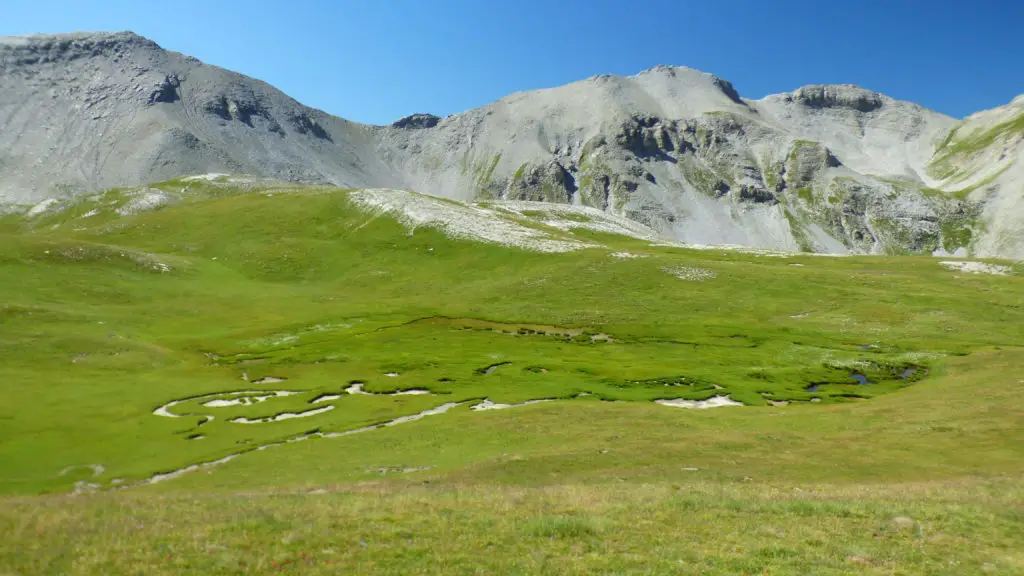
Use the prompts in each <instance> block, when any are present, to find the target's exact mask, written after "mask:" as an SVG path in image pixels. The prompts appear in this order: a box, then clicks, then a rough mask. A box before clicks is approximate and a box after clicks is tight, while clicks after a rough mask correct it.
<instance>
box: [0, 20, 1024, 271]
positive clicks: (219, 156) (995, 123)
mask: <svg viewBox="0 0 1024 576" xmlns="http://www.w3.org/2000/svg"><path fill="white" fill-rule="evenodd" d="M0 142H2V145H0V202H3V203H6V204H19V205H32V204H36V203H38V202H41V201H44V200H46V199H49V198H54V197H61V196H68V195H77V194H81V193H85V192H89V191H93V190H97V189H102V188H107V187H114V186H127V185H139V184H144V183H147V182H152V181H156V180H164V179H168V178H173V177H176V176H180V175H184V174H197V173H209V172H229V173H245V174H253V175H259V176H266V177H271V178H276V179H281V180H287V181H295V182H309V183H331V184H336V185H340V186H352V187H390V188H405V189H410V190H416V191H419V192H424V193H428V194H433V195H437V196H443V197H447V198H453V199H458V200H491V201H503V200H540V201H547V202H556V203H569V204H578V205H579V204H582V205H588V206H592V207H596V208H599V209H601V210H604V211H607V212H611V213H614V214H615V215H618V216H625V217H627V218H630V219H632V220H635V221H638V222H641V223H643V224H646V225H648V226H650V227H652V228H654V229H655V230H657V231H658V232H660V233H661V234H663V235H664V236H666V237H667V238H671V239H675V240H681V241H684V242H690V243H701V244H739V245H745V246H753V247H764V248H780V249H789V250H807V251H816V252H832V253H845V252H866V253H880V252H885V253H904V252H912V253H936V254H947V253H959V254H965V253H971V254H974V255H979V256H1005V257H1012V258H1024V194H1022V189H1024V163H1022V162H1021V159H1022V156H1024V144H1022V142H1024V99H1022V98H1018V99H1016V100H1014V101H1013V102H1012V103H1010V104H1008V105H1007V106H1004V107H1001V108H997V109H994V110H989V111H985V112H979V113H978V114H975V115H972V116H970V117H968V118H966V119H965V120H963V121H959V122H958V121H956V120H954V119H952V118H949V117H947V116H944V115H941V114H938V113H935V112H932V111H930V110H927V109H925V108H922V107H921V106H918V105H916V104H912V103H908V102H902V101H898V100H894V99H892V98H889V97H887V96H884V95H882V94H878V93H876V92H872V91H869V90H865V89H863V88H860V87H857V86H852V85H827V86H805V87H803V88H799V89H797V90H795V91H793V92H790V93H786V94H778V95H773V96H768V97H766V98H763V99H760V100H750V99H746V98H743V97H742V96H741V95H740V94H739V93H738V92H737V91H736V89H735V88H734V87H733V85H732V84H730V83H729V82H728V81H726V80H723V79H720V78H718V77H715V76H713V75H710V74H706V73H703V72H700V71H697V70H693V69H690V68H684V67H675V66H658V67H655V68H651V69H649V70H646V71H643V72H641V73H639V74H637V75H635V76H630V77H619V76H609V75H602V76H595V77H591V78H588V79H586V80H582V81H580V82H576V83H573V84H569V85H566V86H562V87H558V88H551V89H546V90H537V91H531V92H520V93H516V94H512V95H510V96H508V97H506V98H503V99H501V100H499V101H497V102H494V103H492V104H489V105H487V106H484V107H482V108H478V109H475V110H470V111H468V112H465V113H462V114H457V115H453V116H449V117H447V118H440V117H437V116H433V115H430V114H414V115H411V116H408V117H406V118H403V119H401V120H399V121H397V122H395V123H394V124H392V125H390V126H368V125H363V124H358V123H354V122H349V121H346V120H343V119H341V118H337V117H334V116H331V115H329V114H326V113H324V112H321V111H319V110H314V109H311V108H307V107H305V106H302V105H301V104H299V103H298V102H296V101H295V100H293V99H292V98H289V97H288V96H286V95H285V94H283V93H282V92H280V91H278V90H277V89H275V88H273V87H272V86H269V85H268V84H266V83H264V82H260V81H258V80H254V79H252V78H248V77H246V76H243V75H240V74H237V73H234V72H230V71H227V70H223V69H221V68H217V67H214V66H209V65H206V64H203V63H201V62H200V61H198V60H196V59H195V58H192V57H189V56H185V55H181V54H178V53H175V52H169V51H166V50H163V49H162V48H160V47H159V46H158V45H157V44H156V43H154V42H152V41H150V40H147V39H145V38H142V37H140V36H137V35H135V34H132V33H130V32H121V33H78V34H65V35H57V36H26V37H11V38H0Z"/></svg>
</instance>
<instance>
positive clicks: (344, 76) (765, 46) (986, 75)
mask: <svg viewBox="0 0 1024 576" xmlns="http://www.w3.org/2000/svg"><path fill="white" fill-rule="evenodd" d="M1022 23H1024V2H1021V1H1020V0H972V1H970V2H964V1H951V0H939V1H926V0H917V1H909V0H888V1H882V0H855V1H851V2H829V1H823V0H819V1H789V2H784V1H781V0H780V1H776V2H772V1H766V0H760V1H747V0H732V1H729V2H724V1H721V0H705V1H703V2H688V1H686V0H646V1H643V2H627V1H624V0H622V1H615V2H613V1H610V0H589V1H580V0H564V1H559V0H520V1H518V2H512V1H504V0H491V1H487V0H477V1H472V2H471V1H468V0H390V1H389V0H377V1H373V0H361V1H356V0H336V1H329V0H290V1H288V2H284V1H271V0H248V1H247V2H228V1H217V0H207V1H195V0H176V1H174V2H143V1H140V0H107V1H89V2H83V1H82V0H3V18H2V20H0V35H12V34H27V33H33V32H47V33H53V32H67V31H73V30H133V31H135V32H137V33H139V34H141V35H143V36H147V37H149V38H151V39H153V40H155V41H156V42H158V43H159V44H160V45H162V46H163V47H165V48H168V49H171V50H176V51H179V52H184V53H187V54H191V55H193V56H196V57H197V58H199V59H201V60H203V61H205V62H207V63H210V64H216V65H218V66H223V67H225V68H230V69H232V70H236V71H238V72H241V73H243V74H247V75H249V76H254V77H256V78H259V79H261V80H265V81H267V82H269V83H271V84H273V85H275V86H277V87H278V88H280V89H282V90H284V91H285V92H286V93H288V94H289V95H291V96H293V97H294V98H296V99H298V100H299V101H301V102H303V103H304V104H307V105H310V106H315V107H317V108H321V109H323V110H326V111H328V112H331V113H333V114H336V115H339V116H342V117H345V118H349V119H351V120H357V121H361V122H371V123H377V124H383V123H388V122H391V121H394V120H396V119H398V118H399V117H402V116H405V115H407V114H410V113H413V112H431V113H434V114H438V115H446V114H451V113H455V112H460V111H463V110H467V109H469V108H473V107H476V106H481V105H483V104H486V103H488V102H491V101H493V100H496V99H498V98H501V97H502V96H505V95H507V94H509V93H512V92H516V91H520V90H528V89H534V88H545V87H550V86H557V85H561V84H565V83H568V82H572V81H575V80H580V79H583V78H586V77H588V76H592V75H594V74H601V73H610V74H634V73H636V72H639V71H640V70H643V69H645V68H650V67H652V66H655V65H657V64H678V65H684V66H690V67H693V68H698V69H700V70H703V71H705V72H711V73H713V74H716V75H718V76H721V77H723V78H725V79H727V80H730V81H732V82H733V84H734V85H735V86H736V88H737V89H738V90H739V92H740V94H742V95H743V96H745V97H750V98H760V97H762V96H765V95H767V94H772V93H777V92H787V91H790V90H793V89H795V88H797V87H799V86H802V85H805V84H822V83H854V84H859V85H861V86H864V87H866V88H870V89H873V90H878V91H880V92H883V93H886V94H888V95H890V96H893V97H895V98H901V99H906V100H912V101H915V102H918V103H920V104H922V105H924V106H927V107H929V108H932V109H935V110H938V111H940V112H944V113H946V114H950V115H952V116H956V117H962V116H964V115H966V114H969V113H971V112H974V111H977V110H981V109H985V108H991V107H993V106H998V105H1002V104H1005V103H1006V102H1008V101H1010V100H1011V99H1012V98H1013V97H1015V96H1017V95H1018V94H1020V93H1024V44H1022V43H1021V34H1022V31H1024V30H1022V28H1021V26H1022ZM0 89H2V87H0Z"/></svg>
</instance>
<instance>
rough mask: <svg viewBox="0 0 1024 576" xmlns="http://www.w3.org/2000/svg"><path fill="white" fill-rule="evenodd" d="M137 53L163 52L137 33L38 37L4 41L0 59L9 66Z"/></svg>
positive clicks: (0, 49)
mask: <svg viewBox="0 0 1024 576" xmlns="http://www.w3.org/2000/svg"><path fill="white" fill-rule="evenodd" d="M134 49H144V50H162V49H161V48H160V46H159V45H158V44H157V43H156V42H153V41H152V40H149V39H148V38H143V37H142V36H139V35H138V34H135V33H134V32H76V33H72V34H57V35H48V34H34V35H30V36H7V37H3V38H0V58H2V62H3V64H4V65H5V66H8V65H15V64H35V63H45V62H54V61H61V60H63V61H68V60H77V59H79V58H88V57H97V56H105V57H106V56H115V57H116V56H119V55H121V54H124V53H127V52H130V51H132V50H134Z"/></svg>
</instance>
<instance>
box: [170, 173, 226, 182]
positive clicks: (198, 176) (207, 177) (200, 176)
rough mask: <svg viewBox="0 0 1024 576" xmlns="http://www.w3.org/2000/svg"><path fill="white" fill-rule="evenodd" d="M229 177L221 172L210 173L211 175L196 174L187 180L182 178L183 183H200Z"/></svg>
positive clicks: (187, 177)
mask: <svg viewBox="0 0 1024 576" xmlns="http://www.w3.org/2000/svg"><path fill="white" fill-rule="evenodd" d="M228 176H229V175H228V174H221V173H219V172H210V173H209V174H196V175H195V176H186V177H185V178H182V179H181V181H182V182H200V181H206V182H213V181H214V180H217V179H218V178H227V177H228Z"/></svg>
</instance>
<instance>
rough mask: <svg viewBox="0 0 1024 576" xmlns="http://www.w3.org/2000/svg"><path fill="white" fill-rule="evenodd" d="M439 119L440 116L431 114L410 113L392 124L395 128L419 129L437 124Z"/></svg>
mask: <svg viewBox="0 0 1024 576" xmlns="http://www.w3.org/2000/svg"><path fill="white" fill-rule="evenodd" d="M440 121H441V117H440V116H434V115H433V114H410V115H409V116H406V117H405V118H402V119H400V120H398V121H397V122H395V123H394V124H392V126H394V127H395V128H408V129H413V130H415V129H420V128H433V127H434V126H437V123H438V122H440Z"/></svg>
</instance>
